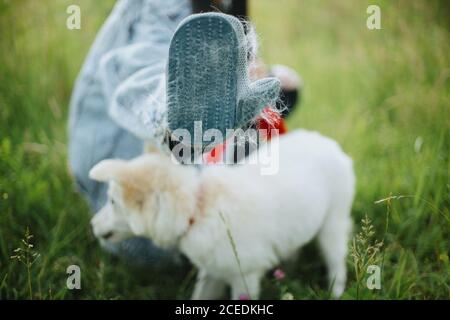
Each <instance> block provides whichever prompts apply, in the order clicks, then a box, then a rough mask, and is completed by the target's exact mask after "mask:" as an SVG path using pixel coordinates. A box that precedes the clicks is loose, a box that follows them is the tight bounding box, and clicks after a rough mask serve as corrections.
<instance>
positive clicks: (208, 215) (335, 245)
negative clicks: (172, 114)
mask: <svg viewBox="0 0 450 320" xmlns="http://www.w3.org/2000/svg"><path fill="white" fill-rule="evenodd" d="M266 147H267V145H265V146H261V148H260V151H259V152H265V150H264V149H265V148H266ZM279 152H280V153H279V158H280V165H279V168H280V169H279V172H278V173H277V174H275V175H272V176H262V175H260V170H259V166H258V165H250V164H247V165H235V166H207V167H205V168H204V169H203V170H202V171H201V172H199V171H198V170H197V169H196V168H193V167H191V166H181V165H177V164H174V163H172V161H171V160H170V158H168V157H166V156H164V155H161V154H146V155H143V156H140V157H138V158H136V159H133V160H131V161H127V162H125V161H120V160H105V161H102V162H100V163H99V164H97V165H96V166H95V167H94V168H93V169H92V170H91V172H90V176H91V178H93V179H96V180H99V181H110V189H109V197H110V199H111V201H110V202H108V204H107V205H106V206H105V207H104V208H103V209H102V210H101V211H100V212H99V213H98V214H97V215H96V216H95V217H94V218H93V220H92V225H93V229H94V233H95V234H96V235H97V236H98V237H104V238H108V240H109V241H120V240H122V239H124V238H126V237H129V236H132V235H140V236H146V237H149V238H151V239H152V240H153V241H154V242H155V243H156V244H157V245H160V246H163V247H167V246H177V247H178V248H179V249H180V250H181V251H182V252H183V253H184V254H186V256H187V257H189V259H190V260H191V262H192V263H193V264H194V265H196V266H197V267H198V268H199V276H198V281H197V284H196V287H195V290H194V293H193V298H194V299H214V298H219V297H221V296H222V294H223V292H224V289H225V287H226V285H231V290H232V298H234V299H237V298H238V297H239V295H240V294H246V293H249V294H250V297H251V298H253V299H256V298H258V295H259V291H260V280H261V278H262V277H263V276H264V274H265V273H266V272H267V271H268V270H269V269H271V268H273V267H274V266H276V265H277V264H279V263H280V261H281V260H283V259H286V258H289V257H290V256H293V255H294V254H296V252H297V250H298V249H299V248H300V247H302V246H303V245H305V244H306V243H308V242H309V241H311V240H312V239H313V238H315V237H317V239H318V243H319V246H320V248H321V250H322V252H323V255H324V258H325V261H326V264H327V267H328V276H329V280H330V285H332V293H333V294H334V296H336V297H338V296H340V295H341V294H342V292H343V290H344V287H345V281H346V256H347V241H348V236H349V232H350V229H351V219H350V209H351V205H352V201H353V195H354V189H355V179H354V173H353V168H352V161H351V159H350V158H349V157H348V156H347V155H345V154H344V153H343V152H342V150H341V148H340V147H339V145H338V144H337V143H336V142H334V141H333V140H331V139H329V138H326V137H323V136H321V135H320V134H318V133H315V132H308V131H305V130H296V131H292V132H291V133H288V134H286V135H284V136H282V137H280V146H279ZM251 156H252V155H251ZM221 215H222V216H223V218H224V219H225V221H226V222H225V223H224V221H223V220H222V219H221ZM190 220H193V221H194V223H193V224H192V225H190V223H189V221H190ZM227 228H229V231H230V232H231V234H232V237H233V239H234V242H235V244H236V248H237V251H238V255H239V260H240V266H241V271H242V273H243V274H244V278H245V284H244V281H243V278H242V276H241V272H240V270H239V267H238V263H237V261H236V257H235V255H234V254H233V250H232V246H231V244H230V240H229V237H228V235H227ZM247 289H248V291H247Z"/></svg>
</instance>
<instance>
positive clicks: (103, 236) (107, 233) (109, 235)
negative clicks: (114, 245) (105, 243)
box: [100, 231, 114, 240]
mask: <svg viewBox="0 0 450 320" xmlns="http://www.w3.org/2000/svg"><path fill="white" fill-rule="evenodd" d="M113 234H114V233H113V232H112V231H109V232H106V233H103V234H101V235H100V238H102V239H104V240H108V239H109V238H111V237H112V236H113Z"/></svg>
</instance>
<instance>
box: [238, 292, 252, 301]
mask: <svg viewBox="0 0 450 320" xmlns="http://www.w3.org/2000/svg"><path fill="white" fill-rule="evenodd" d="M239 300H250V297H249V296H248V294H245V293H241V294H240V295H239Z"/></svg>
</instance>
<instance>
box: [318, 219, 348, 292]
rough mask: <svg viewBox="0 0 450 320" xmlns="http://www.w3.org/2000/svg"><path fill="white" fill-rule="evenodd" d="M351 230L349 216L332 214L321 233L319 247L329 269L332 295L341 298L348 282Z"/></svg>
mask: <svg viewBox="0 0 450 320" xmlns="http://www.w3.org/2000/svg"><path fill="white" fill-rule="evenodd" d="M350 229H351V221H350V219H349V217H348V216H343V215H342V213H341V214H334V213H331V214H330V215H329V216H328V217H327V220H326V221H325V224H324V225H323V227H322V229H321V231H320V233H319V237H318V240H319V245H320V248H321V250H322V253H323V256H324V258H325V262H326V265H327V269H328V279H329V283H330V287H331V293H332V294H333V296H334V297H335V298H339V297H340V296H341V295H342V293H343V292H344V289H345V282H346V280H347V267H346V259H347V245H348V243H347V242H348V237H349V233H350Z"/></svg>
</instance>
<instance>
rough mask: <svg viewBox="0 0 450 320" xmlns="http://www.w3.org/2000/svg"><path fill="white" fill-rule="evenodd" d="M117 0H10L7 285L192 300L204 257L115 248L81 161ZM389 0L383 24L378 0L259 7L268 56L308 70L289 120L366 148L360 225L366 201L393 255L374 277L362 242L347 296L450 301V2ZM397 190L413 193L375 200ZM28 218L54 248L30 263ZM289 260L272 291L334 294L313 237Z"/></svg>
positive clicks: (0, 3) (2, 238)
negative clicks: (92, 224) (76, 155)
mask: <svg viewBox="0 0 450 320" xmlns="http://www.w3.org/2000/svg"><path fill="white" fill-rule="evenodd" d="M372 2H373V1H371V2H370V3H372ZM72 3H78V4H80V5H81V8H82V30H81V31H70V30H67V29H66V28H65V19H66V17H67V15H66V13H65V10H66V7H67V6H68V5H69V4H72ZM113 3H114V1H112V0H108V1H106V0H105V1H90V0H77V1H74V0H72V1H69V0H58V1H54V0H51V1H50V0H46V1H33V0H14V1H7V0H0V298H1V299H23V298H29V296H30V286H31V296H32V297H33V298H37V299H64V298H77V299H89V298H101V299H124V298H137V299H155V298H186V297H188V296H189V294H190V290H191V289H192V285H193V279H194V278H193V276H194V275H195V274H194V273H195V271H193V270H191V271H190V270H183V271H182V272H180V271H179V270H177V269H176V268H165V269H158V268H151V269H146V270H135V269H133V268H131V267H129V266H127V265H126V264H125V263H124V262H121V261H120V260H118V259H115V258H112V257H110V256H109V255H108V254H106V253H104V252H103V251H102V250H101V249H100V248H99V245H98V244H97V242H96V240H95V239H94V237H93V236H92V234H91V231H90V228H89V218H90V213H89V211H88V208H87V206H86V204H85V203H84V202H83V200H82V199H81V197H80V196H79V195H78V194H76V192H75V191H74V187H73V182H72V179H71V177H70V174H69V173H68V170H67V149H66V142H67V134H66V126H67V114H68V100H69V98H70V93H71V89H72V86H73V82H74V79H75V77H76V74H77V72H78V70H79V68H80V66H81V64H82V62H83V58H84V56H85V55H86V53H87V50H88V49H89V46H90V44H91V42H92V40H93V39H94V37H95V34H96V31H97V30H98V28H99V27H100V26H101V24H102V22H103V21H104V19H105V17H106V16H107V15H108V12H109V10H110V9H111V6H112V4H113ZM376 3H378V4H379V5H380V7H381V10H382V30H377V31H370V30H368V29H367V28H366V26H365V25H366V17H367V14H366V8H367V6H368V4H369V2H368V1H365V0H353V1H350V0H347V1H331V0H328V1H325V0H308V1H307V0H304V1H298V0H291V1H288V0H280V1H270V0H258V1H252V5H251V15H252V17H253V20H254V22H255V24H256V27H257V30H258V32H259V35H260V40H261V55H262V56H263V58H264V59H265V60H266V61H267V62H268V63H283V64H287V65H290V66H292V67H294V68H295V69H296V70H298V71H299V72H300V73H301V74H302V76H303V78H304V81H305V90H304V101H303V104H302V106H301V108H300V109H298V110H297V111H296V112H295V114H294V115H293V116H292V117H291V118H290V119H289V127H290V128H295V127H304V128H308V129H314V130H318V131H320V132H322V133H323V134H326V135H329V136H331V137H333V138H335V139H336V140H338V141H339V142H340V143H341V144H342V145H343V147H344V149H345V150H346V151H347V152H348V153H349V154H350V155H351V156H352V157H353V159H354V163H355V168H356V173H357V180H358V190H357V195H356V200H355V204H354V208H353V212H352V214H353V217H354V221H355V234H356V233H357V232H359V231H360V227H361V219H362V218H363V217H364V216H365V215H367V217H368V218H369V219H370V220H371V221H372V225H373V230H374V232H375V233H374V234H373V235H372V236H371V237H369V238H370V239H366V240H363V241H362V242H358V248H359V249H360V250H366V249H367V248H369V247H370V244H371V243H372V244H373V241H374V240H375V239H378V240H384V245H383V247H382V249H381V251H380V252H378V253H376V254H375V256H374V258H373V259H372V260H370V259H367V257H365V258H364V257H360V260H357V261H356V265H357V266H363V267H364V266H366V265H367V264H368V263H378V264H380V265H381V264H382V266H383V270H382V283H381V285H382V287H381V290H373V291H371V290H369V289H367V288H366V286H365V281H366V280H365V279H366V278H367V274H366V273H365V272H362V273H361V272H360V273H358V272H355V271H354V270H355V261H354V260H353V258H352V256H349V258H348V267H349V283H348V288H347V290H346V292H345V294H344V296H343V298H346V299H357V298H358V299H448V298H450V281H449V273H450V262H449V257H448V255H449V254H448V252H449V249H450V232H449V230H450V221H449V191H450V182H449V169H450V168H449V154H450V152H449V146H450V135H449V127H450V126H449V121H450V112H449V107H450V31H449V30H450V25H449V22H448V15H449V8H450V6H449V5H448V3H447V2H445V1H436V0H435V1H426V0H421V1H419V0H418V1H406V0H402V1H400V0H399V1H387V0H386V1H385V0H378V1H376ZM390 195H407V196H408V197H403V198H395V199H390V200H387V201H384V202H381V203H375V201H377V200H380V199H383V198H386V197H389V196H390ZM27 227H29V229H30V232H31V233H32V234H33V235H34V238H32V239H31V242H32V243H33V244H34V248H32V250H34V251H35V252H38V253H39V254H40V256H39V258H38V259H37V260H36V261H35V262H34V264H32V265H31V266H30V268H29V269H30V277H28V275H27V274H28V271H27V266H26V265H24V264H22V263H20V262H19V261H17V260H16V259H11V258H10V257H11V256H12V255H14V250H15V249H16V248H18V247H20V246H21V239H22V238H23V237H24V233H25V230H26V229H27ZM350 245H351V243H349V247H350ZM237 249H239V248H237ZM70 264H78V265H79V266H80V267H81V270H82V280H81V281H82V290H80V291H76V290H74V291H70V290H67V289H66V286H65V284H66V274H65V270H66V268H67V266H68V265H70ZM285 270H286V271H287V277H286V279H285V280H283V282H282V283H281V284H279V283H274V282H273V280H270V277H268V278H267V280H266V281H265V282H264V286H263V288H264V291H263V297H265V298H279V297H280V295H281V294H282V293H284V292H290V293H292V294H293V295H294V297H295V298H296V299H307V298H312V299H316V298H318V299H324V298H328V297H329V290H328V288H327V285H326V283H325V281H324V269H323V264H322V262H321V259H320V257H319V255H318V254H317V253H316V250H315V248H314V246H313V245H309V246H307V247H306V248H305V249H304V250H303V252H302V254H301V257H300V259H299V261H298V263H297V264H296V265H295V266H286V267H285ZM356 270H359V269H358V268H357V269H356ZM363 271H364V270H363ZM356 279H360V281H357V280H356Z"/></svg>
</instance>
